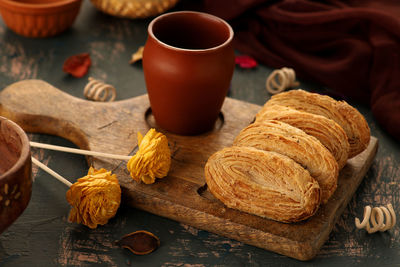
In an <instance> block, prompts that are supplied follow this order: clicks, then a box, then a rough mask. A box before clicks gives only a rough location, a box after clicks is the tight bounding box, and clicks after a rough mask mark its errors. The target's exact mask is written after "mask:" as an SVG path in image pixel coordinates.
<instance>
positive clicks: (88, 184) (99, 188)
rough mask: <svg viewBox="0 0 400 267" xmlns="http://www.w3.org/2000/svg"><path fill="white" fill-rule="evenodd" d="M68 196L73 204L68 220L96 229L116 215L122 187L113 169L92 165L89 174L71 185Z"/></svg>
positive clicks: (68, 199)
mask: <svg viewBox="0 0 400 267" xmlns="http://www.w3.org/2000/svg"><path fill="white" fill-rule="evenodd" d="M66 197H67V201H68V203H69V204H70V205H71V206H72V208H71V211H70V213H69V218H68V220H69V221H70V222H76V223H82V224H84V225H86V226H88V227H90V228H92V229H94V228H96V227H97V225H98V224H100V225H104V224H106V223H107V222H108V220H109V219H110V218H112V217H114V216H115V214H116V212H117V210H118V207H119V205H120V203H121V188H120V186H119V183H118V179H117V176H116V175H115V174H111V171H107V170H106V169H103V168H102V169H100V170H96V169H94V168H93V167H90V169H89V171H88V174H87V175H86V176H84V177H82V178H79V179H78V181H77V182H76V183H74V184H73V185H72V186H71V187H70V189H69V190H68V191H67V193H66Z"/></svg>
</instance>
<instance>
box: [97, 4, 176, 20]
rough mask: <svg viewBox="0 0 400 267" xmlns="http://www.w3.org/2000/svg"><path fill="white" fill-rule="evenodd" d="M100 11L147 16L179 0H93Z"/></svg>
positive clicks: (156, 13)
mask: <svg viewBox="0 0 400 267" xmlns="http://www.w3.org/2000/svg"><path fill="white" fill-rule="evenodd" d="M91 2H92V4H93V5H94V6H95V7H96V8H97V9H99V10H100V11H102V12H104V13H107V14H109V15H112V16H117V17H123V18H131V19H136V18H147V17H152V16H156V15H158V14H161V13H163V12H164V11H166V10H167V9H170V8H172V7H173V6H174V5H175V4H176V3H177V2H178V0H91Z"/></svg>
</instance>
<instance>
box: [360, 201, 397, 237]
mask: <svg viewBox="0 0 400 267" xmlns="http://www.w3.org/2000/svg"><path fill="white" fill-rule="evenodd" d="M384 219H386V223H383V221H384ZM370 220H371V223H372V228H371V225H370V224H369V221H370ZM355 223H356V227H357V228H358V229H363V228H364V229H365V230H367V232H368V233H369V234H372V233H375V232H377V231H381V232H384V231H387V230H390V229H392V228H393V227H394V225H395V224H396V214H395V213H394V210H393V206H392V204H388V205H387V208H386V207H384V206H380V207H374V208H373V209H372V212H371V207H370V206H365V208H364V218H363V221H362V222H361V223H360V220H359V219H358V218H356V219H355Z"/></svg>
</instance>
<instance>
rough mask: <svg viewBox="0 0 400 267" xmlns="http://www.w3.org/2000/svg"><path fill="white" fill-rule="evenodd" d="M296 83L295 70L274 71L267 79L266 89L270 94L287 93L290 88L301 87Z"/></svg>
mask: <svg viewBox="0 0 400 267" xmlns="http://www.w3.org/2000/svg"><path fill="white" fill-rule="evenodd" d="M299 84H300V83H299V82H297V81H296V73H295V72H294V70H293V69H290V68H282V69H279V70H274V71H273V72H272V73H271V74H270V75H269V76H268V78H267V80H266V82H265V87H266V88H267V91H268V92H269V93H270V94H273V95H275V94H277V93H280V92H283V91H285V90H286V89H288V88H291V87H295V86H299Z"/></svg>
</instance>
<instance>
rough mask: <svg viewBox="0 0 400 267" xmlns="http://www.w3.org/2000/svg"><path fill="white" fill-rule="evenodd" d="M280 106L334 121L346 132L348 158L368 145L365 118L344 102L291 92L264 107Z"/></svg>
mask: <svg viewBox="0 0 400 267" xmlns="http://www.w3.org/2000/svg"><path fill="white" fill-rule="evenodd" d="M273 104H277V105H282V106H287V107H291V108H294V109H297V110H300V111H305V112H309V113H312V114H317V115H321V116H324V117H327V118H329V119H331V120H334V121H335V122H336V123H338V124H339V125H340V126H341V127H342V128H343V130H344V131H345V132H346V134H347V137H348V140H349V144H350V150H349V158H351V157H354V156H355V155H357V154H359V153H360V152H362V151H363V150H364V149H365V148H366V147H367V146H368V144H369V140H370V129H369V127H368V124H367V122H366V120H365V118H364V117H363V116H362V115H361V113H360V112H358V110H357V109H355V108H353V107H352V106H350V105H349V104H347V103H346V102H345V101H336V100H334V99H333V98H331V97H329V96H324V95H320V94H315V93H309V92H306V91H304V90H291V91H288V92H284V93H280V94H277V95H274V96H272V97H271V99H270V100H269V101H268V102H267V103H266V104H265V105H273Z"/></svg>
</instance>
